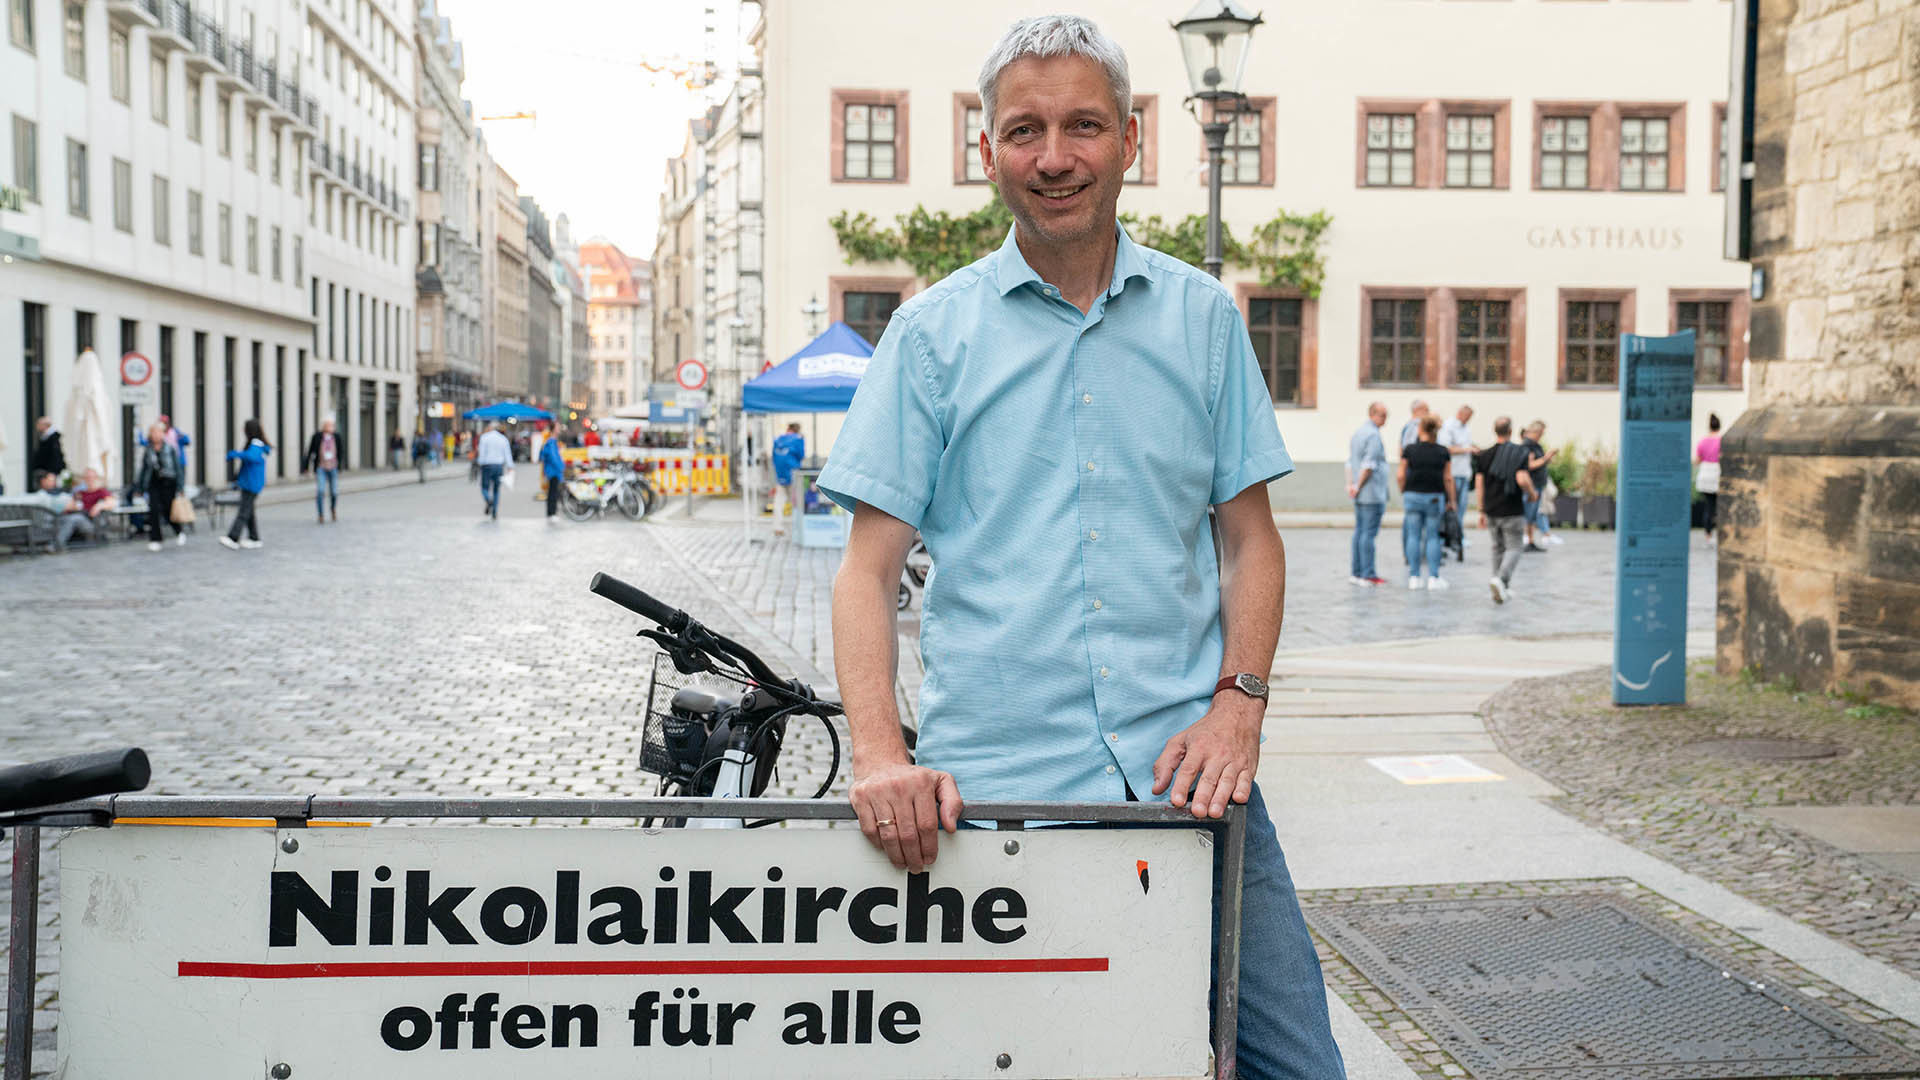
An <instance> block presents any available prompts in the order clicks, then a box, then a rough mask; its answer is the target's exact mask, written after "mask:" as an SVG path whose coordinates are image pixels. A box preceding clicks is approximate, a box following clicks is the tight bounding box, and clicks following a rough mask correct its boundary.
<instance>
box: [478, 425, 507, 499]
mask: <svg viewBox="0 0 1920 1080" xmlns="http://www.w3.org/2000/svg"><path fill="white" fill-rule="evenodd" d="M473 461H474V464H475V465H477V466H479V467H480V497H481V498H482V499H484V500H486V504H487V511H486V516H487V517H488V518H489V519H490V520H494V521H498V520H499V519H500V481H501V478H502V477H504V476H506V474H507V473H509V472H511V471H513V444H512V443H510V442H508V441H507V437H506V435H505V434H504V433H502V432H501V430H500V425H499V424H488V425H487V431H486V434H484V435H482V436H480V448H479V450H478V451H476V452H475V454H474V458H473Z"/></svg>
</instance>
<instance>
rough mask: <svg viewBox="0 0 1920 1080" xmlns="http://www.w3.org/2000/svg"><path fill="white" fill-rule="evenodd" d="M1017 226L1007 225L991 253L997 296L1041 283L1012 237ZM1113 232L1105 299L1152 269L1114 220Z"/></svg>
mask: <svg viewBox="0 0 1920 1080" xmlns="http://www.w3.org/2000/svg"><path fill="white" fill-rule="evenodd" d="M1016 228H1017V226H1008V228H1007V239H1006V241H1005V242H1004V243H1002V244H1001V245H1000V250H999V251H997V252H995V253H994V257H993V259H994V266H993V274H994V283H995V284H997V285H998V286H999V287H1000V295H1001V296H1005V295H1007V294H1008V293H1010V292H1012V291H1013V290H1015V289H1017V288H1019V287H1020V286H1022V285H1025V284H1027V283H1028V282H1032V283H1033V284H1035V285H1038V284H1041V281H1040V275H1039V274H1036V273H1034V271H1033V267H1031V266H1028V265H1027V258H1026V256H1024V255H1022V254H1020V245H1019V243H1018V242H1016V241H1015V240H1014V231H1015V229H1016ZM1113 228H1114V231H1115V232H1116V233H1118V234H1119V237H1118V241H1117V244H1116V246H1115V248H1114V252H1113V283H1112V284H1111V285H1109V286H1108V287H1107V296H1108V297H1109V298H1111V297H1115V296H1118V295H1120V291H1121V290H1122V289H1124V288H1126V285H1127V282H1128V281H1131V280H1132V279H1134V278H1136V277H1143V278H1146V279H1147V280H1148V281H1152V280H1154V278H1153V270H1152V269H1151V268H1150V267H1148V266H1147V260H1146V259H1145V258H1144V257H1142V256H1141V254H1140V246H1139V245H1138V244H1135V243H1134V242H1133V238H1132V237H1131V236H1128V235H1127V230H1126V227H1125V226H1123V225H1121V224H1120V223H1119V222H1117V221H1116V222H1114V225H1113Z"/></svg>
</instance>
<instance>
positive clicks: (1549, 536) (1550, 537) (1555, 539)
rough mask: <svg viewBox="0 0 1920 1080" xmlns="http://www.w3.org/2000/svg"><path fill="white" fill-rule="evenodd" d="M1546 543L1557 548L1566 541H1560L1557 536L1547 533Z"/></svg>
mask: <svg viewBox="0 0 1920 1080" xmlns="http://www.w3.org/2000/svg"><path fill="white" fill-rule="evenodd" d="M1547 543H1549V544H1552V545H1554V546H1555V547H1558V546H1559V545H1561V544H1564V543H1566V541H1565V540H1562V539H1560V538H1559V537H1558V536H1555V535H1553V534H1552V533H1548V534H1547Z"/></svg>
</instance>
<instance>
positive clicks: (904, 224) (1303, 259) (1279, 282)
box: [827, 191, 1333, 297]
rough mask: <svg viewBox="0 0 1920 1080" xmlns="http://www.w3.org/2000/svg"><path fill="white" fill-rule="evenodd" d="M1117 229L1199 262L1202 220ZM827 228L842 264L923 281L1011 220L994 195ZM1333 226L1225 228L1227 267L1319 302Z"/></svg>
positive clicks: (1318, 220) (1129, 220) (1308, 222)
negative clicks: (898, 269) (891, 269)
mask: <svg viewBox="0 0 1920 1080" xmlns="http://www.w3.org/2000/svg"><path fill="white" fill-rule="evenodd" d="M1120 223H1121V224H1122V225H1125V226H1126V227H1127V233H1128V235H1130V236H1132V237H1133V239H1134V242H1135V243H1138V244H1140V245H1142V246H1144V247H1150V248H1153V249H1154V250H1156V251H1161V252H1164V253H1166V254H1168V255H1171V256H1173V257H1174V258H1176V259H1179V260H1180V261H1182V262H1185V263H1190V264H1192V265H1194V266H1202V265H1204V263H1205V260H1206V253H1207V218H1206V215H1205V214H1188V215H1187V216H1186V217H1184V218H1182V219H1181V220H1179V221H1178V222H1175V223H1173V224H1171V225H1169V224H1167V223H1166V222H1165V221H1163V220H1162V219H1161V217H1160V215H1158V214H1151V215H1148V216H1147V217H1144V218H1143V217H1140V216H1139V215H1137V214H1121V215H1120ZM827 224H828V225H829V226H831V227H832V229H833V235H834V236H835V238H836V239H838V240H839V242H840V250H841V251H843V252H845V253H846V259H847V263H848V265H852V264H855V263H862V262H891V261H893V260H894V259H899V260H902V261H904V262H905V263H906V264H907V265H908V266H911V267H913V271H914V273H915V274H917V275H918V276H919V277H920V278H921V279H922V280H923V281H938V280H940V279H941V278H943V277H946V276H947V275H948V274H951V273H953V272H954V271H955V270H958V269H960V268H961V267H963V266H966V265H967V264H968V263H971V262H974V261H975V260H978V259H980V258H983V257H984V256H986V255H987V254H989V253H990V252H992V251H994V250H995V249H997V248H998V247H999V246H1000V245H1001V243H1002V242H1004V241H1005V239H1006V236H1007V229H1008V228H1009V227H1010V226H1012V224H1013V214H1012V212H1011V211H1009V210H1008V209H1007V206H1006V204H1005V203H1003V202H1001V201H1000V193H999V192H998V191H996V192H994V194H993V197H992V198H991V199H989V200H988V201H987V204H986V205H985V206H982V207H981V208H980V209H978V210H975V211H973V212H972V213H969V214H958V215H956V214H950V213H948V212H947V211H945V210H928V209H927V208H926V207H924V206H916V207H914V208H913V209H912V210H909V211H908V212H906V213H904V214H899V215H896V216H895V217H894V227H892V228H886V227H884V226H882V225H881V224H880V223H879V222H878V221H875V220H874V218H873V215H871V214H868V213H866V212H864V211H862V212H860V213H848V212H847V211H845V210H842V211H841V212H839V213H838V214H835V215H834V216H833V217H832V218H830V219H828V221H827ZM1331 224H1333V218H1332V216H1331V215H1329V214H1327V213H1326V212H1325V211H1324V210H1321V211H1315V212H1314V213H1311V214H1304V215H1302V214H1292V213H1288V212H1287V211H1285V210H1282V211H1280V212H1279V213H1278V214H1276V215H1275V216H1274V217H1273V219H1272V220H1270V221H1267V222H1264V223H1262V224H1261V225H1259V226H1257V227H1256V228H1255V229H1254V230H1253V235H1252V239H1251V240H1250V241H1248V242H1245V243H1243V242H1241V241H1239V240H1237V239H1235V238H1234V236H1233V233H1232V231H1231V230H1230V229H1228V228H1227V226H1226V224H1225V223H1224V222H1223V223H1222V224H1221V227H1220V236H1221V250H1222V253H1223V255H1224V258H1225V261H1226V262H1227V264H1228V265H1230V266H1239V267H1245V268H1248V269H1251V270H1253V271H1254V273H1255V274H1256V275H1257V276H1258V278H1259V280H1260V284H1262V285H1265V286H1267V287H1269V288H1292V289H1298V290H1299V291H1300V293H1301V294H1302V295H1304V296H1309V297H1318V296H1319V295H1320V286H1321V283H1322V282H1323V281H1324V280H1325V279H1326V274H1327V263H1326V257H1325V255H1324V254H1322V252H1321V249H1320V245H1321V239H1322V237H1323V236H1324V235H1325V233H1326V231H1327V227H1328V226H1329V225H1331Z"/></svg>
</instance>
